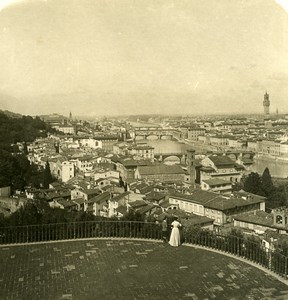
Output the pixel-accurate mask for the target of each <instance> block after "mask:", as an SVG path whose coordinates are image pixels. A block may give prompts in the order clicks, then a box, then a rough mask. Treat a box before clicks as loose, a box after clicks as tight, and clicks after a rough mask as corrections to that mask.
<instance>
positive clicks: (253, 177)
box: [244, 172, 263, 195]
mask: <svg viewBox="0 0 288 300" xmlns="http://www.w3.org/2000/svg"><path fill="white" fill-rule="evenodd" d="M261 188H262V181H261V177H260V175H259V174H258V173H256V172H252V173H250V174H249V175H248V176H247V177H246V178H245V179H244V190H245V191H246V192H248V193H252V194H256V195H263V191H262V189H261Z"/></svg>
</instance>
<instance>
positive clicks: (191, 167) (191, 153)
mask: <svg viewBox="0 0 288 300" xmlns="http://www.w3.org/2000/svg"><path fill="white" fill-rule="evenodd" d="M187 172H188V174H189V176H190V185H191V187H192V188H195V150H192V149H189V150H187Z"/></svg>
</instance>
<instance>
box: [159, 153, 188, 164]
mask: <svg viewBox="0 0 288 300" xmlns="http://www.w3.org/2000/svg"><path fill="white" fill-rule="evenodd" d="M154 157H155V158H156V159H158V160H160V161H164V160H165V159H166V158H168V157H178V158H179V161H180V163H186V159H187V154H186V153H183V152H171V153H154Z"/></svg>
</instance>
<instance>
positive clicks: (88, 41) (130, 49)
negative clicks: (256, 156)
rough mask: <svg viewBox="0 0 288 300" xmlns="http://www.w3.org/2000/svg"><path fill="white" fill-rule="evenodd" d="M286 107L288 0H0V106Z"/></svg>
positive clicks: (138, 110) (104, 111)
mask: <svg viewBox="0 0 288 300" xmlns="http://www.w3.org/2000/svg"><path fill="white" fill-rule="evenodd" d="M266 91H267V92H268V93H269V95H270V101H271V106H270V112H271V113H275V112H276V109H277V108H278V110H279V113H288V106H287V99H288V3H287V1H285V0H233V1H231V0H201V1H200V0H180V1H179V0H157V1H155V0H97V1H95V0H81V1H79V0H22V1H21V0H14V1H9V0H0V109H2V110H10V111H13V112H17V113H22V114H26V115H28V114H29V115H42V114H50V113H60V114H63V115H69V112H70V111H71V112H72V114H73V115H87V116H94V115H107V116H108V115H116V114H146V113H147V114H151V113H155V114H159V113H162V114H183V115H187V114H212V113H217V114H219V113H223V114H226V113H239V114H242V113H262V112H263V107H262V102H263V95H264V93H265V92H266Z"/></svg>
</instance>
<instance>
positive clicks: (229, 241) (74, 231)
mask: <svg viewBox="0 0 288 300" xmlns="http://www.w3.org/2000/svg"><path fill="white" fill-rule="evenodd" d="M161 229H162V228H161V226H160V225H159V224H155V223H149V222H137V221H89V222H74V223H55V224H41V225H28V226H16V227H0V244H20V243H33V242H45V241H57V240H71V239H84V238H101V237H102V238H139V239H155V240H160V239H161V238H162V232H161ZM181 238H182V242H185V243H188V244H193V245H199V246H203V247H207V248H210V249H215V250H219V251H222V252H226V253H229V254H232V255H235V256H238V257H243V258H245V259H248V260H250V261H252V262H254V263H257V264H259V265H261V266H263V267H265V268H267V269H269V270H271V271H273V272H275V273H277V274H278V275H281V276H283V277H285V278H287V275H288V257H287V256H284V255H283V254H281V253H279V252H276V251H271V250H270V249H267V248H264V247H263V246H262V245H261V243H260V242H259V241H253V240H251V239H247V238H242V237H238V236H232V235H220V234H217V233H215V232H211V231H208V230H201V229H199V228H197V227H194V228H185V229H184V230H182V231H181Z"/></svg>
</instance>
